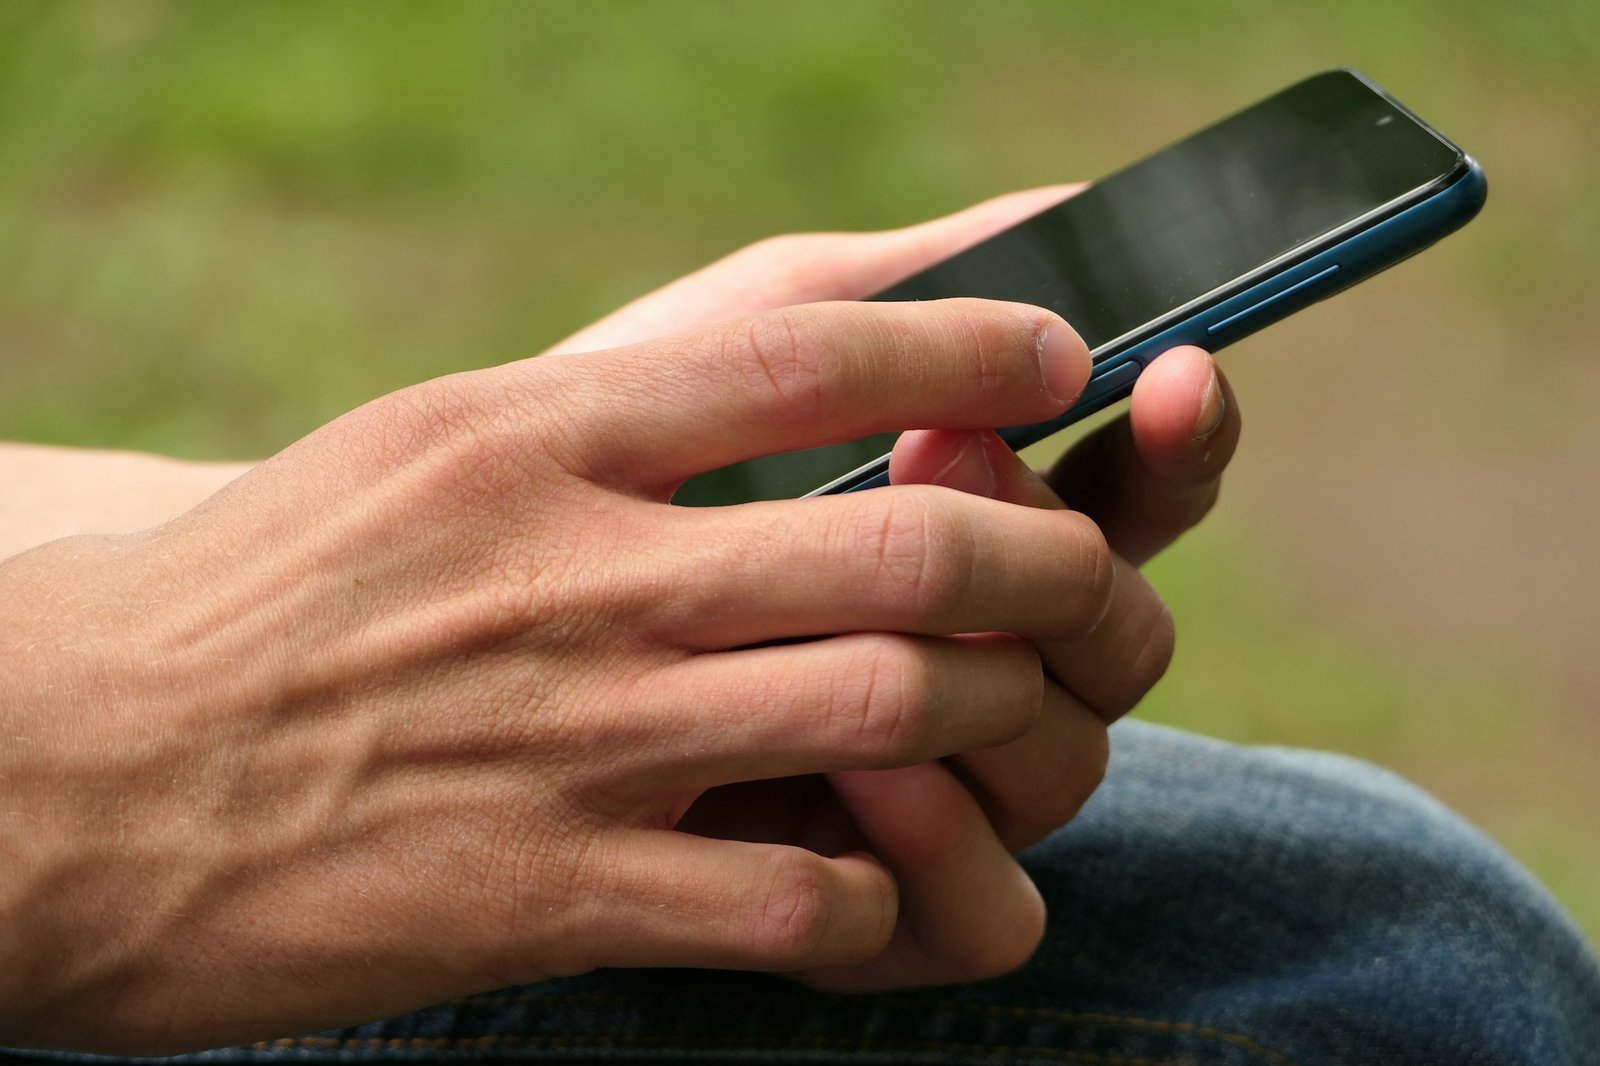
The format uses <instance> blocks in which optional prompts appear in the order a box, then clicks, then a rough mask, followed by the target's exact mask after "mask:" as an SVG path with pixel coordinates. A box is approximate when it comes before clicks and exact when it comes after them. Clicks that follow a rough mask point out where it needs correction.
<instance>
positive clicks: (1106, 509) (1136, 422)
mask: <svg viewBox="0 0 1600 1066" xmlns="http://www.w3.org/2000/svg"><path fill="white" fill-rule="evenodd" d="M1239 428H1240V418H1239V408H1238V404H1237V403H1236V402H1235V400H1234V396H1233V392H1232V390H1231V389H1230V388H1229V386H1228V381H1227V378H1226V377H1224V376H1223V374H1222V372H1221V371H1220V370H1219V369H1218V368H1217V365H1216V363H1215V361H1214V360H1213V359H1212V358H1211V356H1209V355H1207V354H1206V353H1205V352H1203V351H1201V350H1200V349H1199V348H1174V349H1173V350H1172V351H1170V352H1167V353H1165V354H1164V355H1162V356H1161V357H1160V358H1158V359H1156V360H1155V361H1154V362H1153V363H1151V364H1150V366H1149V367H1148V368H1147V369H1146V370H1145V371H1144V373H1143V374H1141V375H1140V376H1139V380H1138V382H1137V383H1135V385H1134V388H1133V404H1132V408H1131V410H1130V411H1129V413H1128V415H1127V416H1126V417H1125V418H1121V419H1118V420H1117V421H1115V422H1111V423H1109V424H1107V425H1105V426H1103V427H1101V428H1100V429H1099V430H1097V431H1096V432H1095V433H1093V434H1091V435H1089V436H1088V437H1086V438H1084V439H1083V440H1082V441H1080V442H1079V443H1078V444H1077V445H1076V446H1075V447H1074V448H1073V449H1072V450H1071V451H1069V452H1068V453H1067V454H1066V456H1065V457H1063V458H1062V459H1061V461H1060V462H1059V463H1057V464H1056V467H1055V469H1054V470H1052V471H1051V473H1050V475H1049V478H1048V483H1049V484H1050V486H1051V487H1052V488H1053V489H1054V490H1055V491H1056V493H1057V494H1058V495H1059V496H1060V497H1061V498H1062V499H1064V500H1066V501H1067V502H1068V503H1069V504H1070V505H1071V506H1073V507H1075V508H1077V509H1079V510H1081V511H1083V512H1084V513H1085V514H1087V515H1089V516H1090V517H1091V518H1093V519H1094V520H1095V521H1096V522H1098V523H1099V524H1100V527H1101V528H1102V529H1104V530H1105V533H1106V540H1107V541H1109V542H1110V543H1111V545H1112V548H1113V550H1114V551H1116V552H1117V553H1118V554H1119V555H1121V556H1123V558H1125V559H1127V560H1128V561H1130V562H1132V563H1133V564H1135V565H1140V564H1143V563H1144V562H1146V561H1147V560H1149V559H1150V558H1151V557H1152V556H1154V555H1155V554H1156V553H1157V552H1159V551H1161V550H1162V549H1163V548H1165V547H1166V546H1167V545H1168V544H1171V543H1172V542H1173V541H1174V540H1176V539H1177V538H1178V537H1179V536H1180V535H1182V534H1183V533H1184V532H1185V531H1186V530H1188V529H1189V528H1190V527H1192V526H1194V525H1195V524H1196V523H1197V522H1199V521H1200V519H1202V518H1204V517H1205V515H1206V512H1208V511H1209V510H1210V509H1211V506H1212V504H1214V503H1215V502H1216V499H1217V493H1218V490H1219V488H1220V486H1221V479H1222V472H1223V470H1224V469H1225V468H1226V467H1227V465H1228V461H1229V460H1230V459H1231V458H1232V457H1233V452H1234V449H1235V448H1236V447H1237V445H1238V443H1239Z"/></svg>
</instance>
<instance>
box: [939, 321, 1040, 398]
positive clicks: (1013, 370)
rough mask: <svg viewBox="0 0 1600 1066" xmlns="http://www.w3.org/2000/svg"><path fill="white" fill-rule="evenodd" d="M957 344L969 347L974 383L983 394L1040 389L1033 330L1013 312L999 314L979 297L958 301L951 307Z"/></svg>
mask: <svg viewBox="0 0 1600 1066" xmlns="http://www.w3.org/2000/svg"><path fill="white" fill-rule="evenodd" d="M952 311H953V314H954V329H955V331H956V334H957V336H956V340H957V342H958V344H960V345H961V346H962V347H964V348H965V349H966V351H967V352H968V353H969V356H970V358H971V361H972V369H973V370H975V371H976V379H975V381H974V387H975V388H976V389H977V390H978V392H979V394H980V395H981V396H983V397H984V398H990V397H1000V396H1007V395H1014V394H1016V393H1018V392H1028V393H1033V392H1037V391H1038V390H1039V388H1040V384H1039V374H1038V370H1037V360H1036V359H1035V357H1034V355H1033V348H1034V344H1035V343H1036V342H1035V340H1034V331H1033V329H1032V328H1031V325H1030V323H1028V322H1027V321H1024V320H1022V319H1021V318H1020V317H1019V316H1018V315H1017V314H1015V313H1014V312H1008V313H1006V314H1004V315H1001V314H996V312H995V309H994V308H993V307H992V306H990V305H986V304H984V303H981V302H978V301H969V300H961V301H957V302H956V304H955V306H954V307H953V308H952Z"/></svg>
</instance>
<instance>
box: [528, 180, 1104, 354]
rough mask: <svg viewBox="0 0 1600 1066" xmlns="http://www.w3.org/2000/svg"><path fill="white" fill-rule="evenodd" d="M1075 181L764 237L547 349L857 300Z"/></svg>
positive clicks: (591, 346)
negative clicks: (930, 213) (945, 208)
mask: <svg viewBox="0 0 1600 1066" xmlns="http://www.w3.org/2000/svg"><path fill="white" fill-rule="evenodd" d="M1083 187H1084V186H1082V185H1050V186H1046V187H1044V188H1040V189H1026V190H1023V191H1021V192H1014V193H1008V194H1006V195H1004V196H997V197H994V198H993V199H990V200H985V201H983V202H982V203H978V204H974V205H973V206H971V207H969V208H967V209H965V210H963V211H957V212H956V213H955V214H953V215H946V216H944V217H943V218H936V219H933V220H932V221H929V222H923V223H919V224H918V225H915V226H907V227H905V228H903V229H895V230H885V231H882V232H877V233H797V234H790V235H787V236H782V237H770V238H768V239H766V240H764V241H758V242H756V243H755V244H752V245H750V246H748V247H746V248H741V249H740V250H739V251H737V252H734V253H733V254H731V255H727V256H724V257H723V258H721V259H719V260H717V261H716V262H715V263H712V264H711V265H710V266H707V267H703V268H702V269H700V270H697V271H695V272H694V273H693V274H689V275H686V276H684V277H682V278H679V279H678V280H676V281H673V282H671V283H670V284H668V285H665V286H663V287H661V288H659V289H657V290H656V291H655V292H652V293H649V294H647V295H645V296H641V297H640V298H639V299H637V300H634V301H633V302H632V303H630V304H628V305H627V306H625V307H622V308H621V309H619V310H617V311H615V312H613V313H612V314H610V315H607V316H606V317H605V318H602V319H601V320H600V321H598V322H596V323H594V324H593V325H591V326H589V327H587V328H585V329H583V330H580V331H579V332H577V333H574V334H573V335H572V336H570V337H568V338H567V339H566V340H564V341H562V342H561V343H559V344H557V345H556V346H555V347H553V348H551V349H550V351H551V352H552V353H556V352H581V351H595V350H598V349H602V348H616V347H620V346H621V345H624V344H637V343H639V342H640V341H646V340H649V339H651V338H652V337H661V336H665V335H666V334H669V333H678V332H681V331H683V330H688V329H694V328H696V327H697V326H704V325H707V324H709V323H711V322H719V321H723V320H726V319H729V318H739V317H742V316H745V315H753V314H757V313H759V312H761V311H769V310H772V309H773V308H776V307H788V306H790V305H792V304H802V303H816V302H818V301H823V300H859V299H861V298H863V297H865V296H870V295H871V294H872V293H875V292H877V291H879V290H880V289H884V288H887V287H888V286H890V285H892V284H894V283H895V282H897V281H899V280H901V279H902V278H905V277H907V276H909V275H911V274H915V273H916V272H917V271H919V270H922V269H923V268H924V267H928V266H931V265H933V264H934V263H936V262H938V261H939V260H941V259H944V258H946V257H948V256H950V255H954V254H955V253H956V252H958V251H960V250H962V249H963V248H967V247H970V246H971V245H974V244H976V243H978V242H979V241H981V240H983V239H984V238H986V237H990V236H993V235H994V234H996V233H998V232H1000V231H1001V230H1003V229H1005V228H1007V227H1008V226H1012V225H1014V224H1016V223H1018V222H1020V221H1022V220H1023V219H1024V218H1027V217H1029V216H1030V215H1034V214H1037V213H1038V212H1040V211H1043V210H1044V209H1045V208H1047V207H1050V206H1052V205H1054V204H1057V203H1060V202H1061V201H1062V200H1064V199H1066V198H1067V197H1069V196H1072V195H1073V194H1075V193H1076V192H1078V191H1079V190H1080V189H1082V188H1083Z"/></svg>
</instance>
